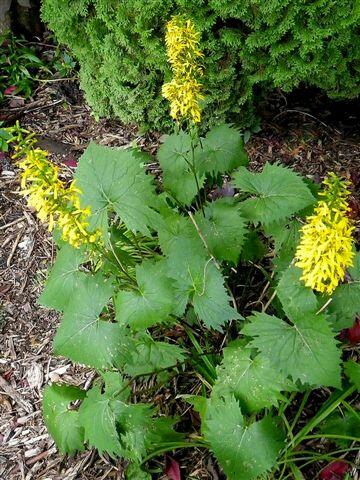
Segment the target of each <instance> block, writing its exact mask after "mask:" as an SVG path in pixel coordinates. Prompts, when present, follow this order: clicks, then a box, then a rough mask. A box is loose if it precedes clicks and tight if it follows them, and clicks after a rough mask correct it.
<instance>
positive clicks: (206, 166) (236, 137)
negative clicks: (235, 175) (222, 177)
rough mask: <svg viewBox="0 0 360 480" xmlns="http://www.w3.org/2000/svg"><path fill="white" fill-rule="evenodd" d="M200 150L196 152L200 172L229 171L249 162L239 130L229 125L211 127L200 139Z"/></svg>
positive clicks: (215, 172)
mask: <svg viewBox="0 0 360 480" xmlns="http://www.w3.org/2000/svg"><path fill="white" fill-rule="evenodd" d="M201 144H202V148H203V150H202V152H201V153H199V154H198V156H197V161H198V162H199V167H198V168H199V171H200V172H201V173H212V174H217V173H225V172H231V171H232V170H234V169H235V168H237V167H240V166H241V165H247V164H248V163H249V160H248V157H247V153H246V151H245V149H244V141H243V137H242V135H241V134H240V132H239V131H238V130H237V129H236V128H234V127H232V126H231V125H217V126H216V127H213V128H212V129H211V130H210V131H209V132H208V133H207V135H206V137H205V138H203V139H202V140H201Z"/></svg>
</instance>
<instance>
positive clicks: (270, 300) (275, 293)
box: [262, 290, 277, 313]
mask: <svg viewBox="0 0 360 480" xmlns="http://www.w3.org/2000/svg"><path fill="white" fill-rule="evenodd" d="M276 295H277V291H276V290H274V292H273V294H272V295H271V297H270V298H269V300H268V301H267V303H266V305H265V307H264V308H263V309H262V313H264V312H266V310H267V309H268V308H269V306H270V303H271V302H272V301H273V300H274V298H275V297H276Z"/></svg>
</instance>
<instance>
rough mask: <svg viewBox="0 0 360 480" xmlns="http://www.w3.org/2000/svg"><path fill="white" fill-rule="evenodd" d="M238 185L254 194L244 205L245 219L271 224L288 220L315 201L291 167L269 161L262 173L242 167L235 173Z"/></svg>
mask: <svg viewBox="0 0 360 480" xmlns="http://www.w3.org/2000/svg"><path fill="white" fill-rule="evenodd" d="M234 182H235V186H236V187H237V188H239V189H240V190H241V191H242V192H245V193H249V194H251V195H252V197H251V198H248V199H247V200H245V201H244V202H242V203H241V204H240V205H241V211H242V214H243V216H244V217H245V218H247V219H249V220H251V221H252V222H254V223H258V222H260V223H262V224H265V225H267V224H269V223H272V222H277V221H279V220H282V219H285V218H288V217H290V216H291V215H293V214H294V213H296V212H298V211H299V210H301V209H303V208H305V207H307V206H308V205H310V204H311V203H313V202H314V201H315V199H314V197H313V195H312V194H311V192H310V190H309V188H308V187H307V186H306V185H305V183H304V182H303V180H302V179H301V178H300V177H299V176H298V175H297V174H296V173H295V172H293V171H292V170H289V169H287V168H285V167H282V166H280V165H277V164H275V165H271V164H269V163H267V164H266V165H265V166H264V169H263V171H262V172H261V173H252V172H249V170H247V169H246V168H245V167H240V168H239V170H238V171H237V172H236V173H235V175H234Z"/></svg>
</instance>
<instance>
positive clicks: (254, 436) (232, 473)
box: [204, 396, 283, 480]
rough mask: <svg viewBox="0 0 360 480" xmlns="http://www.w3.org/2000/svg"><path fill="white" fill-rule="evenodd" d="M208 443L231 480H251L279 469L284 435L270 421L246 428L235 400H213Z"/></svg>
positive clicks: (208, 409) (208, 414)
mask: <svg viewBox="0 0 360 480" xmlns="http://www.w3.org/2000/svg"><path fill="white" fill-rule="evenodd" d="M204 433H205V439H206V440H207V441H208V442H209V444H210V449H211V450H212V452H213V453H214V455H215V457H216V459H217V460H218V462H219V464H220V466H221V467H222V468H223V470H224V472H225V474H226V476H227V478H228V480H239V479H241V480H252V479H255V478H257V477H259V476H260V475H265V474H266V473H267V472H269V471H270V470H271V469H272V468H273V467H274V466H275V465H276V458H277V456H278V454H279V452H280V450H281V448H282V446H283V435H282V432H281V431H280V429H279V428H278V427H277V426H276V424H275V423H274V420H273V419H272V418H271V417H265V418H263V419H262V420H260V421H259V422H254V423H252V424H251V425H246V424H245V422H244V418H243V415H242V413H241V409H240V406H239V404H238V402H237V401H236V400H235V398H234V397H233V396H230V397H226V398H225V399H224V400H222V399H211V401H210V402H209V405H208V408H207V412H206V422H205V432H204Z"/></svg>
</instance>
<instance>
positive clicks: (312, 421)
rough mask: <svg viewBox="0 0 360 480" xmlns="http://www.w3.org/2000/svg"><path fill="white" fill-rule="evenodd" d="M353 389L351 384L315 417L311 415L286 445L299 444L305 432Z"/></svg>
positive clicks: (313, 426) (353, 390) (323, 417)
mask: <svg viewBox="0 0 360 480" xmlns="http://www.w3.org/2000/svg"><path fill="white" fill-rule="evenodd" d="M355 391H356V387H355V386H351V387H349V388H348V389H347V390H345V392H342V394H341V395H339V397H337V398H335V400H334V401H332V402H331V403H330V405H329V406H327V407H326V408H325V409H324V410H323V411H320V412H319V413H318V414H317V415H315V417H313V418H312V419H311V420H310V422H308V423H307V424H306V425H305V427H304V428H302V429H301V430H300V432H298V433H297V435H295V437H294V438H293V440H292V441H291V442H290V443H289V445H288V446H292V447H296V446H297V445H299V444H300V443H301V442H302V441H303V440H304V438H305V437H306V436H307V434H308V433H309V432H311V430H313V429H314V428H315V427H316V426H317V425H318V424H319V423H321V422H322V421H323V420H324V419H325V418H326V417H327V416H329V415H330V413H331V412H333V411H334V410H335V408H337V407H338V405H340V403H342V401H343V400H345V398H347V397H348V396H349V395H351V394H352V393H353V392H355Z"/></svg>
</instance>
